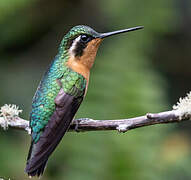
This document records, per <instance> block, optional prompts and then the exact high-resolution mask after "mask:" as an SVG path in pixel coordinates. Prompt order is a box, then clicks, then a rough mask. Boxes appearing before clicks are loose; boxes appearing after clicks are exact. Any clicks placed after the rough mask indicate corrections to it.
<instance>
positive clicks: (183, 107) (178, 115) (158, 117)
mask: <svg viewBox="0 0 191 180" xmlns="http://www.w3.org/2000/svg"><path fill="white" fill-rule="evenodd" d="M19 112H21V110H19V109H18V107H17V106H15V105H5V106H3V107H2V108H1V110H0V113H1V114H0V116H1V117H0V125H1V126H2V127H3V128H4V129H7V128H8V127H12V128H17V129H22V130H26V131H27V132H28V133H30V127H29V121H27V120H24V119H22V118H20V117H19V116H18V115H19ZM189 119H191V93H189V94H188V95H187V97H185V98H184V99H182V98H180V100H179V102H178V103H177V105H175V106H173V110H171V111H165V112H160V113H155V114H152V113H147V114H146V115H145V116H140V117H135V118H129V119H120V120H93V119H89V118H82V119H76V120H75V121H74V122H73V123H72V124H71V126H70V129H69V131H76V127H78V129H77V130H78V131H79V132H83V131H98V130H117V131H119V132H126V131H128V130H131V129H135V128H139V127H144V126H150V125H154V124H164V123H174V122H181V121H186V120H189Z"/></svg>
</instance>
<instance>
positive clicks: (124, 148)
mask: <svg viewBox="0 0 191 180" xmlns="http://www.w3.org/2000/svg"><path fill="white" fill-rule="evenodd" d="M78 24H85V25H89V26H91V27H92V28H94V29H95V30H97V31H98V32H107V31H112V30H118V29H122V28H127V27H133V26H137V25H143V26H144V27H145V28H144V30H140V31H136V32H132V33H129V34H122V35H119V36H115V37H111V38H108V39H107V40H105V41H104V42H103V43H102V45H101V47H100V49H99V51H98V55H97V58H96V62H95V65H94V67H93V69H92V76H91V80H90V84H89V90H88V93H87V96H86V98H85V101H84V103H83V105H82V106H81V107H80V110H79V112H78V115H77V116H78V117H91V118H94V119H119V118H127V117H134V116H140V115H143V114H145V113H147V112H160V111H165V110H170V109H171V107H172V105H173V104H174V103H176V102H177V100H178V98H179V97H180V96H185V95H186V93H187V92H188V91H189V90H191V88H190V84H189V81H190V77H191V71H190V67H191V61H190V59H191V51H190V42H191V31H190V29H191V1H190V0H160V1H153V0H146V1H140V0H118V1H116V0H110V1H109V0H97V1H90V0H54V1H52V0H1V1H0V82H1V84H0V105H3V104H5V103H13V104H17V105H19V106H20V108H21V109H23V114H22V117H23V118H25V119H28V114H29V112H30V108H31V99H32V97H33V95H34V93H35V90H36V88H37V85H38V83H39V81H40V79H41V77H42V75H43V72H44V71H45V69H46V67H47V66H48V64H49V63H50V62H51V60H52V59H53V58H54V56H55V55H56V53H57V48H58V46H59V43H60V41H61V39H62V37H63V35H64V34H65V33H66V32H67V31H68V30H69V29H70V28H71V27H73V26H74V25H78ZM190 128H191V123H190V122H185V123H181V124H169V125H157V126H153V127H145V128H140V129H136V130H132V131H129V132H127V133H125V134H119V133H117V132H87V133H68V134H67V135H66V136H65V137H64V139H63V140H62V143H61V144H60V145H59V147H58V148H57V149H56V151H55V152H54V153H53V155H52V156H51V158H50V159H49V162H48V166H47V168H46V171H45V173H44V176H43V177H42V178H41V179H42V180H51V179H55V180H61V179H64V180H74V179H75V180H90V179H91V180H124V179H135V180H139V179H147V180H150V179H155V180H166V179H168V180H169V179H173V180H179V179H191V170H190V168H191V133H190V130H189V129H190ZM29 144H30V137H29V136H28V135H27V134H26V133H25V132H22V131H18V130H12V129H9V130H8V131H3V130H2V129H0V177H3V178H5V179H8V178H10V179H11V180H23V179H28V177H27V176H26V174H25V173H24V168H25V163H26V156H27V153H28V149H29ZM34 179H35V178H34Z"/></svg>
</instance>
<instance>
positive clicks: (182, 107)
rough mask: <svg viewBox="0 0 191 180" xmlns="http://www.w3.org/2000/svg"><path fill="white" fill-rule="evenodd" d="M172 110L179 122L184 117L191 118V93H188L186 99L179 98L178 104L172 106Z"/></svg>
mask: <svg viewBox="0 0 191 180" xmlns="http://www.w3.org/2000/svg"><path fill="white" fill-rule="evenodd" d="M173 109H174V110H175V112H176V115H178V116H179V118H180V120H181V119H183V118H185V117H187V118H191V92H189V93H188V94H187V96H186V97H184V98H180V99H179V102H177V104H176V105H174V106H173Z"/></svg>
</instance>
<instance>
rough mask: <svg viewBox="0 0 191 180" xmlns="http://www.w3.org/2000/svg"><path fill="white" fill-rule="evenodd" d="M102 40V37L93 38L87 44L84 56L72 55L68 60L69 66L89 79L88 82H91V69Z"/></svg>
mask: <svg viewBox="0 0 191 180" xmlns="http://www.w3.org/2000/svg"><path fill="white" fill-rule="evenodd" d="M101 41H102V39H100V38H96V39H93V40H92V41H90V42H89V43H88V44H87V47H86V48H85V49H84V52H83V55H82V56H80V57H78V56H77V57H74V56H73V55H71V57H70V58H69V60H68V61H67V62H66V65H67V66H68V67H70V68H71V69H72V70H73V71H75V72H77V73H79V74H81V75H82V76H83V77H84V78H85V79H86V80H87V84H88V82H89V76H90V69H91V67H92V66H93V64H94V61H95V57H96V53H97V50H98V47H99V45H100V43H101Z"/></svg>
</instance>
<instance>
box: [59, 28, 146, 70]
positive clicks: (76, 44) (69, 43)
mask: <svg viewBox="0 0 191 180" xmlns="http://www.w3.org/2000/svg"><path fill="white" fill-rule="evenodd" d="M142 28H143V27H142V26H138V27H134V28H129V29H123V30H118V31H113V32H108V33H98V32H96V31H95V30H93V29H92V28H90V27H88V26H84V25H79V26H75V27H73V28H72V29H71V30H70V31H69V32H68V33H67V34H66V35H65V36H64V38H63V40H62V43H61V46H60V51H65V53H66V52H67V55H68V57H69V58H68V61H67V63H68V64H67V65H68V66H69V67H70V68H72V69H73V70H75V71H77V69H79V68H83V69H87V70H90V69H91V67H92V65H93V63H94V59H95V56H96V53H97V50H98V47H99V45H100V43H101V42H102V40H103V39H105V38H106V37H109V36H112V35H116V34H120V33H125V32H130V31H135V30H138V29H142ZM83 66H84V67H83ZM78 71H79V70H78ZM78 71H77V72H78Z"/></svg>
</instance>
